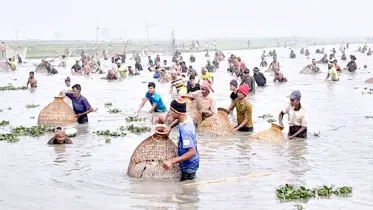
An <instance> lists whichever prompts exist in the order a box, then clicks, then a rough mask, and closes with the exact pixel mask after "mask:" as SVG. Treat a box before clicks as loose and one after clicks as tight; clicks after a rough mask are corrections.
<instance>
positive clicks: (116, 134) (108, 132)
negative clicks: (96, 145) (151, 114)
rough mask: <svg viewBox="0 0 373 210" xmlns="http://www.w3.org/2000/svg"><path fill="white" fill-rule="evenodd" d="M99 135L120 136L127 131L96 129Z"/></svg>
mask: <svg viewBox="0 0 373 210" xmlns="http://www.w3.org/2000/svg"><path fill="white" fill-rule="evenodd" d="M93 133H95V134H96V135H98V136H113V137H118V136H125V135H127V133H123V132H119V131H110V130H99V131H94V132H93Z"/></svg>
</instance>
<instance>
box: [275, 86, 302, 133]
mask: <svg viewBox="0 0 373 210" xmlns="http://www.w3.org/2000/svg"><path fill="white" fill-rule="evenodd" d="M300 99H301V93H300V91H299V90H295V91H293V92H292V93H291V94H290V104H289V105H287V106H286V107H285V108H284V109H283V110H282V111H281V112H280V114H279V115H278V121H279V123H280V125H281V126H284V125H283V124H282V119H283V117H284V114H288V115H289V133H288V138H289V139H293V138H295V137H298V138H307V123H308V122H307V119H308V117H307V112H306V110H305V109H304V108H303V107H302V106H301V103H300Z"/></svg>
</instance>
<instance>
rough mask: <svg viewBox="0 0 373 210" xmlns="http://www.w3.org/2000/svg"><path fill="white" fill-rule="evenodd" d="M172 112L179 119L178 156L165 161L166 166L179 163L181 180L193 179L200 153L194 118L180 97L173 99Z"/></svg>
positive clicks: (164, 165) (169, 166)
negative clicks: (189, 115) (190, 115)
mask: <svg viewBox="0 0 373 210" xmlns="http://www.w3.org/2000/svg"><path fill="white" fill-rule="evenodd" d="M170 112H171V115H172V117H173V118H174V119H177V120H178V121H179V126H178V130H179V140H178V157H176V158H173V159H171V160H167V161H166V162H164V163H163V167H164V168H171V167H173V166H174V164H176V163H179V167H180V170H181V178H180V181H185V180H193V179H194V177H195V175H196V172H197V170H198V168H199V153H198V149H197V138H196V130H195V127H194V123H193V120H191V119H190V118H189V117H188V115H187V113H186V102H185V100H184V99H182V98H180V99H177V100H173V101H172V102H171V106H170Z"/></svg>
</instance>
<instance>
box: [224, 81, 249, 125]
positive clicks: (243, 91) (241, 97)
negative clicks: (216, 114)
mask: <svg viewBox="0 0 373 210" xmlns="http://www.w3.org/2000/svg"><path fill="white" fill-rule="evenodd" d="M248 94H249V86H248V85H246V84H243V85H241V86H240V87H239V88H238V90H237V98H236V99H235V100H233V101H232V104H231V106H230V107H229V111H231V112H232V111H233V109H234V108H236V112H237V123H238V125H237V126H236V127H235V128H234V132H237V131H242V132H253V131H254V128H253V121H252V113H253V111H252V106H251V104H250V103H249V102H248V100H246V97H247V95H248Z"/></svg>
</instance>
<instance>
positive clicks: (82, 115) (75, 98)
mask: <svg viewBox="0 0 373 210" xmlns="http://www.w3.org/2000/svg"><path fill="white" fill-rule="evenodd" d="M72 88H73V92H72V93H63V92H61V93H60V94H61V95H66V96H67V97H69V98H70V99H71V101H72V104H73V109H74V112H75V114H76V117H77V118H78V123H79V124H85V123H88V114H89V113H91V112H92V111H93V109H92V107H91V105H90V104H89V102H88V100H87V99H86V98H85V97H84V96H82V95H81V91H82V87H81V86H80V85H79V84H75V85H73V87H72Z"/></svg>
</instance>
